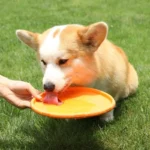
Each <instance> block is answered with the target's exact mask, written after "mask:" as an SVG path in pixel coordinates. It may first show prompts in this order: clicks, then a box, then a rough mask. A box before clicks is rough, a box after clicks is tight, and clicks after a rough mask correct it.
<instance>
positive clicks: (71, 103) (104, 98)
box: [31, 87, 115, 118]
mask: <svg viewBox="0 0 150 150" xmlns="http://www.w3.org/2000/svg"><path fill="white" fill-rule="evenodd" d="M45 95H46V93H45V92H43V93H42V94H41V96H42V97H43V98H44V97H45ZM58 98H59V99H60V100H61V101H62V104H61V105H53V104H47V103H43V102H42V101H39V100H37V99H36V98H33V99H32V100H31V108H32V110H33V111H35V112H36V113H39V114H41V115H44V116H48V117H51V118H87V117H92V116H98V115H101V114H104V113H106V112H108V111H110V110H112V109H113V108H114V107H115V101H114V99H113V98H112V97H111V96H110V95H109V94H107V93H105V92H102V91H99V90H96V89H93V88H86V87H69V88H68V89H67V90H66V91H64V92H62V93H61V94H59V95H58Z"/></svg>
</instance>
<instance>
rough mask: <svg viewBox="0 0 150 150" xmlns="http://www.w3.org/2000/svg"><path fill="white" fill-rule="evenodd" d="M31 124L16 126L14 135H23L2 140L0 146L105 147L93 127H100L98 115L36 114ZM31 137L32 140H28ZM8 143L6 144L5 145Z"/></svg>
mask: <svg viewBox="0 0 150 150" xmlns="http://www.w3.org/2000/svg"><path fill="white" fill-rule="evenodd" d="M38 119H39V120H36V121H35V124H34V125H28V122H27V123H25V124H23V126H20V127H19V129H17V130H16V135H17V134H18V136H19V135H20V134H22V135H24V138H29V139H17V137H15V138H14V140H12V141H10V140H9V141H6V140H5V141H3V142H2V143H1V146H2V147H1V146H0V148H2V149H4V148H5V149H6V148H10V147H13V148H14V149H27V150H28V149H29V150H35V149H36V150H41V149H44V150H59V149H60V150H108V148H105V146H104V144H103V142H101V141H100V140H99V139H97V137H96V131H98V130H100V129H102V127H101V126H103V125H104V124H103V123H100V122H99V119H98V118H97V117H95V118H89V119H81V120H80V119H79V120H69V121H66V120H59V119H50V118H47V117H41V116H39V117H38ZM30 139H32V140H30ZM6 145H9V146H6Z"/></svg>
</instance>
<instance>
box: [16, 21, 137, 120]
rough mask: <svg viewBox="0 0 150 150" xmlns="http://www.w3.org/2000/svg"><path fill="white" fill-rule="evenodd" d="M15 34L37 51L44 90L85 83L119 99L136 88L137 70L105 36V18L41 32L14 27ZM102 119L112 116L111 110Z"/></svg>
mask: <svg viewBox="0 0 150 150" xmlns="http://www.w3.org/2000/svg"><path fill="white" fill-rule="evenodd" d="M16 34H17V37H18V38H19V39H20V40H21V41H22V42H24V43H25V44H27V45H28V46H29V47H31V48H33V49H34V50H35V51H36V53H37V57H38V60H39V61H40V63H41V67H42V69H43V73H44V77H43V87H44V89H45V90H46V91H53V92H57V93H59V92H63V91H64V90H65V89H66V88H67V87H69V86H72V85H73V86H88V87H92V88H96V89H99V90H102V91H104V92H107V93H109V94H110V95H111V96H112V97H113V98H114V99H115V100H116V101H118V100H119V99H122V98H126V97H128V96H129V95H131V94H134V93H135V92H136V90H137V87H138V76H137V73H136V71H135V69H134V67H133V66H132V65H131V64H130V63H129V61H128V58H127V56H126V54H125V53H124V51H123V50H122V49H121V48H120V47H118V46H116V45H114V44H113V43H111V42H110V41H109V40H108V39H107V34H108V25H107V24H106V23H105V22H97V23H94V24H90V25H88V26H84V25H79V24H69V25H61V26H54V27H52V28H50V29H48V30H46V31H45V32H43V33H42V34H40V33H33V32H30V31H26V30H17V31H16ZM101 119H103V120H105V121H111V120H113V119H114V115H113V110H112V111H110V112H108V113H106V114H104V115H102V116H101Z"/></svg>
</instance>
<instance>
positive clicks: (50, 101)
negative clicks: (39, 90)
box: [43, 92, 62, 105]
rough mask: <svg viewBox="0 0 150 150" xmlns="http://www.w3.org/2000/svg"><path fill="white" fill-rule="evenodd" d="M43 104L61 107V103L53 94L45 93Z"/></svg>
mask: <svg viewBox="0 0 150 150" xmlns="http://www.w3.org/2000/svg"><path fill="white" fill-rule="evenodd" d="M43 103H47V104H54V105H61V104H62V102H61V101H59V99H58V96H57V95H56V94H55V93H51V92H47V93H46V95H45V97H44V99H43Z"/></svg>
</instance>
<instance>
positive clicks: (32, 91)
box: [27, 83, 42, 100]
mask: <svg viewBox="0 0 150 150" xmlns="http://www.w3.org/2000/svg"><path fill="white" fill-rule="evenodd" d="M27 90H28V91H29V92H30V93H31V95H32V96H33V97H35V98H37V99H38V100H41V99H42V97H41V96H40V95H39V93H40V91H38V90H37V89H35V88H34V87H33V86H32V85H31V84H30V83H28V88H27Z"/></svg>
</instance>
